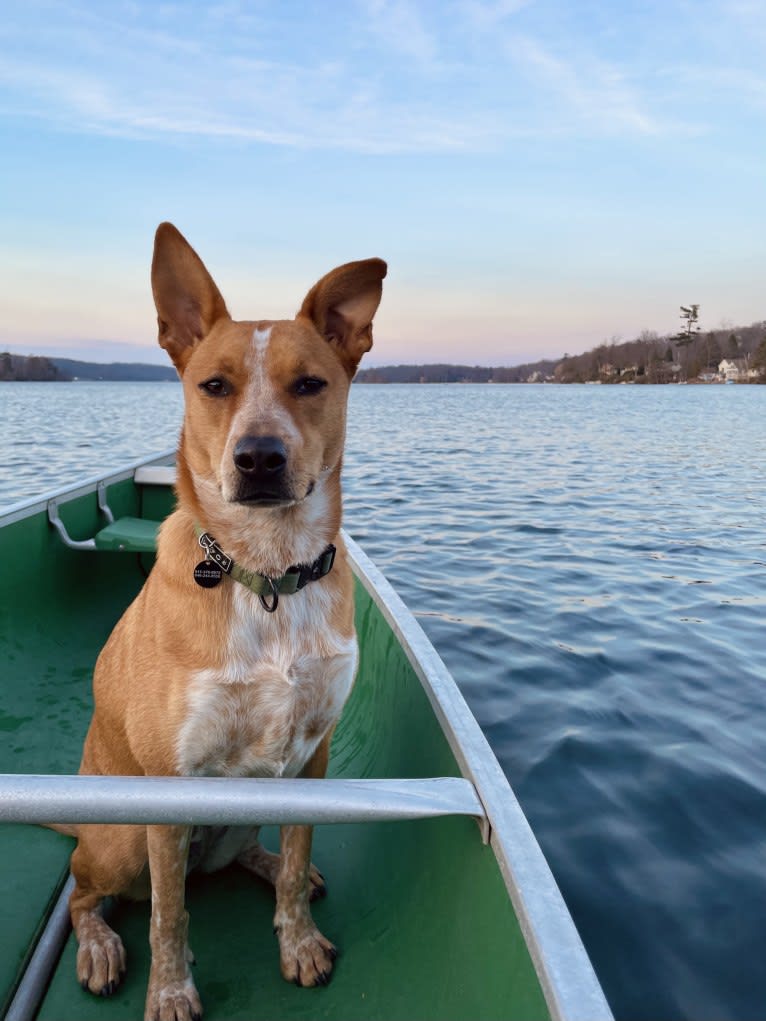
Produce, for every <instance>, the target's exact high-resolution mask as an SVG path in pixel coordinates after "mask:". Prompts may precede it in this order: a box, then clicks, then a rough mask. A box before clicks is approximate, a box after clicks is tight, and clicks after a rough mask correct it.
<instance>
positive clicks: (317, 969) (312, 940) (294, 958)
mask: <svg viewBox="0 0 766 1021" xmlns="http://www.w3.org/2000/svg"><path fill="white" fill-rule="evenodd" d="M277 936H278V937H279V964H280V968H281V970H282V975H283V977H284V978H285V979H287V981H288V982H294V983H295V984H296V985H297V986H326V985H327V983H328V982H329V981H330V975H331V974H332V966H333V961H334V960H335V958H336V957H337V956H338V951H337V949H336V948H335V947H334V946H333V945H332V943H331V942H330V941H329V939H326V938H325V937H324V936H323V935H322V933H321V932H320V931H319V929H317V928H316V927H315V926H313V925H311V926H309V927H307V928H306V929H304V930H303V931H302V932H297V931H295V929H293V927H280V928H278V929H277Z"/></svg>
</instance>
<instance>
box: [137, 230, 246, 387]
mask: <svg viewBox="0 0 766 1021" xmlns="http://www.w3.org/2000/svg"><path fill="white" fill-rule="evenodd" d="M152 292H153V294H154V304H155V305H156V306H157V322H158V323H159V328H160V334H159V342H160V345H161V347H164V348H165V350H166V351H167V352H168V354H169V355H170V357H171V358H172V359H173V362H174V363H175V366H176V368H177V369H178V371H179V373H182V372H183V370H184V368H185V366H186V362H187V361H188V359H189V355H190V354H191V351H192V348H193V347H194V345H195V344H196V343H198V341H200V340H201V339H202V338H203V337H204V336H206V335H207V334H208V333H209V332H210V330H211V328H212V326H213V323H215V322H216V320H217V319H221V318H223V317H226V318H227V319H228V318H229V313H228V311H227V309H226V303H225V301H224V300H223V298H222V297H221V292H220V291H219V290H218V288H217V287H216V286H215V283H214V282H213V278H212V277H211V276H210V274H209V273H208V271H207V270H206V269H205V266H204V264H203V262H202V259H200V257H199V256H198V255H197V253H196V252H195V251H194V249H193V248H192V246H191V245H190V244H189V242H188V241H187V240H186V238H185V237H184V236H183V234H181V232H180V231H178V230H177V229H176V228H175V227H174V226H173V224H172V223H161V224H160V225H159V227H158V228H157V233H156V235H155V237H154V258H153V259H152Z"/></svg>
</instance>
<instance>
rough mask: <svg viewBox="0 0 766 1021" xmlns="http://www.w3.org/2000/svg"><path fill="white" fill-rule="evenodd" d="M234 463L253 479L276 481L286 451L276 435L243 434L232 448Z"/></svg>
mask: <svg viewBox="0 0 766 1021" xmlns="http://www.w3.org/2000/svg"><path fill="white" fill-rule="evenodd" d="M234 464H235V465H236V466H237V468H238V469H239V471H240V472H242V474H243V475H246V476H247V477H248V478H249V479H252V480H253V481H255V480H257V479H262V480H263V481H266V480H270V481H276V479H277V478H278V477H279V476H280V475H281V474H282V472H283V471H284V470H285V465H286V464H287V451H286V450H285V445H284V443H283V442H282V440H280V439H279V437H278V436H243V437H242V439H241V440H239V441H238V442H237V445H236V447H235V448H234Z"/></svg>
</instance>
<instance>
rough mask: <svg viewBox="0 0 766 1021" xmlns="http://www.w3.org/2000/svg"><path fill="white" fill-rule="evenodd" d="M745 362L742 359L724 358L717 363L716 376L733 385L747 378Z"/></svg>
mask: <svg viewBox="0 0 766 1021" xmlns="http://www.w3.org/2000/svg"><path fill="white" fill-rule="evenodd" d="M748 374H749V373H748V369H747V360H746V359H744V358H724V359H723V361H721V362H719V363H718V375H719V376H723V378H724V379H725V380H727V382H728V380H731V381H732V382H733V383H736V382H739V380H741V379H747V377H748Z"/></svg>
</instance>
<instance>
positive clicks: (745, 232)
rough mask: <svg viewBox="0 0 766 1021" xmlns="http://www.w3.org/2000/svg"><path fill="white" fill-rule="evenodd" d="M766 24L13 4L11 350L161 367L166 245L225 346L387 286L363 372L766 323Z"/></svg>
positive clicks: (0, 163) (516, 13)
mask: <svg viewBox="0 0 766 1021" xmlns="http://www.w3.org/2000/svg"><path fill="white" fill-rule="evenodd" d="M764 53H766V4H764V3H763V2H762V0H696V2H686V0H657V2H655V0H642V2H632V0H603V2H596V0H592V2H591V0H485V2H480V0H333V2H329V0H323V2H316V3H313V2H306V3H298V2H291V0H283V2H279V3H277V2H259V0H251V2H244V0H242V2H235V0H231V2H229V0H221V2H210V3H199V2H195V0H185V2H183V3H180V2H179V3H172V2H170V3H163V2H158V0H154V2H143V0H109V2H106V0H102V2H95V0H93V2H85V0H66V2H53V0H51V2H44V0H43V2H41V0H23V2H16V0H6V2H5V3H4V4H3V18H2V20H1V21H0V153H2V156H1V158H0V350H6V349H7V350H13V351H17V352H20V353H38V354H59V355H61V356H66V357H80V358H87V359H89V360H93V361H114V360H130V361H157V362H161V361H163V360H164V359H165V355H164V352H162V351H161V350H160V349H159V348H158V347H157V344H156V318H155V312H154V308H153V304H152V299H151V290H150V286H149V265H150V261H151V249H152V240H153V235H154V230H155V229H156V226H157V224H158V223H159V222H160V221H162V220H170V221H172V222H173V223H175V224H176V226H177V227H178V228H179V229H180V230H181V231H182V233H183V234H185V236H186V237H187V238H188V239H189V241H190V243H191V244H192V245H193V246H194V247H195V249H196V250H197V251H198V252H199V254H200V256H201V257H202V259H203V261H204V262H205V263H206V265H207V266H208V269H209V270H210V271H211V273H212V275H213V277H214V278H215V280H216V282H217V284H218V286H219V288H220V289H221V291H222V293H223V295H224V297H225V298H226V300H227V303H228V306H229V309H230V311H231V313H232V315H233V316H234V318H240V319H272V318H286V317H291V316H293V315H294V314H295V312H296V310H297V309H298V307H299V306H300V303H301V301H302V298H303V296H304V295H305V293H306V292H307V290H308V289H309V287H310V286H311V284H312V283H313V282H314V281H315V280H316V279H318V278H319V277H320V276H322V275H323V274H324V273H325V272H327V271H328V270H330V269H332V268H333V267H334V266H336V265H338V264H340V263H343V262H347V261H349V260H352V259H360V258H367V257H370V256H379V257H382V258H384V259H386V260H387V262H388V264H389V275H388V278H387V280H386V283H385V289H384V295H383V302H382V305H381V308H380V311H379V313H378V316H377V318H376V323H375V346H374V348H373V351H372V352H371V353H370V355H368V356H367V358H366V364H368V365H381V364H394V363H398V362H410V363H413V362H441V361H449V362H460V363H468V364H493V365H514V364H519V363H521V362H525V361H533V360H536V359H539V358H544V357H559V356H561V355H563V354H564V353H570V354H576V353H579V352H581V351H584V350H587V349H588V348H590V347H593V346H594V345H596V344H599V343H601V342H603V341H605V340H607V341H608V340H611V339H614V338H616V339H623V340H628V339H632V338H634V337H636V336H638V335H639V334H640V332H641V331H642V330H656V331H658V332H660V333H667V332H671V331H675V330H676V329H677V328H678V326H679V324H680V320H679V306H680V305H682V304H684V305H688V304H690V303H692V302H693V303H698V304H699V305H700V323H701V325H702V328H703V329H709V328H716V327H719V326H721V325H724V324H735V325H748V324H750V323H752V322H754V321H757V320H763V319H766V293H765V289H764V273H765V272H766V124H765V122H766V63H765V62H764Z"/></svg>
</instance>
